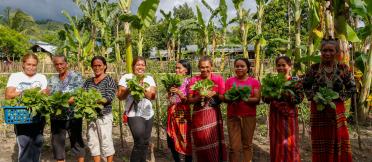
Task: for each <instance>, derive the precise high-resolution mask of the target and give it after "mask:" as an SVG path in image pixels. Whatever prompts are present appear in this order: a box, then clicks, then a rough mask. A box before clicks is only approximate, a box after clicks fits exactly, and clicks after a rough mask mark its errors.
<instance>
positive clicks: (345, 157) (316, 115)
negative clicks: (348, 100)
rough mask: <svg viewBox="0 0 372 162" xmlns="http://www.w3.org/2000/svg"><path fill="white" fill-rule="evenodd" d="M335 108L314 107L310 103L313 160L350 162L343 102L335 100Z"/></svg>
mask: <svg viewBox="0 0 372 162" xmlns="http://www.w3.org/2000/svg"><path fill="white" fill-rule="evenodd" d="M335 104H336V110H334V109H332V108H325V109H324V110H323V111H318V110H317V109H316V104H315V103H314V102H312V103H311V117H310V122H311V146H312V152H313V155H312V161H313V162H351V161H352V157H351V146H350V140H349V132H348V129H347V126H346V117H345V114H344V113H345V105H344V102H335Z"/></svg>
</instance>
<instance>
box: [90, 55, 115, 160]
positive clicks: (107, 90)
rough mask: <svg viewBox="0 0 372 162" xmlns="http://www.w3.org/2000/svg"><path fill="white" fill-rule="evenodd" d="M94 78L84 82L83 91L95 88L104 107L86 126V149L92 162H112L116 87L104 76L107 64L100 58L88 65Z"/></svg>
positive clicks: (96, 57)
mask: <svg viewBox="0 0 372 162" xmlns="http://www.w3.org/2000/svg"><path fill="white" fill-rule="evenodd" d="M90 65H91V67H92V69H93V72H94V77H92V78H89V79H87V80H86V81H85V82H84V85H83V87H84V89H86V90H88V89H90V88H95V89H97V90H98V91H99V92H101V95H102V97H103V98H104V99H105V100H104V101H103V102H101V101H100V104H102V105H103V106H104V108H103V109H102V111H101V112H99V113H100V117H99V118H98V119H96V120H95V121H91V122H90V123H89V125H88V133H87V140H88V142H87V143H88V147H89V149H90V152H91V155H92V157H93V161H94V162H99V161H100V160H101V157H104V158H106V161H107V162H112V160H113V158H114V154H115V149H114V143H113V141H112V122H113V116H112V106H111V102H112V100H113V99H114V97H115V92H116V89H117V85H116V83H115V81H114V79H112V78H111V77H110V76H108V75H107V74H106V69H107V64H106V60H105V58H104V57H102V56H94V57H93V59H92V61H91V63H90Z"/></svg>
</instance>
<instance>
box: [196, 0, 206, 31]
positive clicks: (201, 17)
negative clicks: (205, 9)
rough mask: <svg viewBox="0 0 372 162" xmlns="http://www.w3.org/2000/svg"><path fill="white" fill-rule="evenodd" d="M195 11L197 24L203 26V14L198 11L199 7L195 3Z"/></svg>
mask: <svg viewBox="0 0 372 162" xmlns="http://www.w3.org/2000/svg"><path fill="white" fill-rule="evenodd" d="M196 13H197V20H198V24H199V25H200V26H202V28H205V22H204V19H203V14H202V12H201V11H200V8H199V6H198V5H196Z"/></svg>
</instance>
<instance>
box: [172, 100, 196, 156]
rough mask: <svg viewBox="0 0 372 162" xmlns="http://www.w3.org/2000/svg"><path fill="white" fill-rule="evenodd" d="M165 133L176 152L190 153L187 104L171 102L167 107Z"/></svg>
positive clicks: (189, 124) (188, 109)
mask: <svg viewBox="0 0 372 162" xmlns="http://www.w3.org/2000/svg"><path fill="white" fill-rule="evenodd" d="M167 134H168V136H169V137H170V138H171V139H172V141H173V143H174V149H175V150H176V151H177V152H178V153H180V154H183V155H192V143H191V114H190V107H189V105H184V104H173V105H170V106H169V107H168V120H167Z"/></svg>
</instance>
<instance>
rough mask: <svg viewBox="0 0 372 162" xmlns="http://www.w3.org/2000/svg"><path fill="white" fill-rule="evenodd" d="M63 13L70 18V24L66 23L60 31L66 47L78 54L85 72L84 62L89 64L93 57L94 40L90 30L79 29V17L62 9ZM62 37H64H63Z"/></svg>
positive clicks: (82, 69)
mask: <svg viewBox="0 0 372 162" xmlns="http://www.w3.org/2000/svg"><path fill="white" fill-rule="evenodd" d="M62 14H63V15H64V16H65V17H66V18H67V19H68V21H69V24H68V25H67V24H65V26H64V27H65V28H64V30H62V31H60V33H59V34H60V35H64V36H63V37H64V38H66V42H67V44H65V47H66V48H68V49H69V52H71V53H73V54H75V55H76V59H77V63H78V65H79V67H80V68H81V73H82V74H83V75H84V74H85V68H84V63H85V64H88V62H89V59H90V58H91V57H92V49H93V43H94V42H93V41H92V40H91V39H90V32H89V31H86V30H85V29H84V28H82V29H80V30H79V29H78V27H77V25H76V24H77V23H78V21H79V20H78V19H77V18H76V17H71V16H70V15H69V14H68V12H66V11H62ZM63 37H62V38H63Z"/></svg>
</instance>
